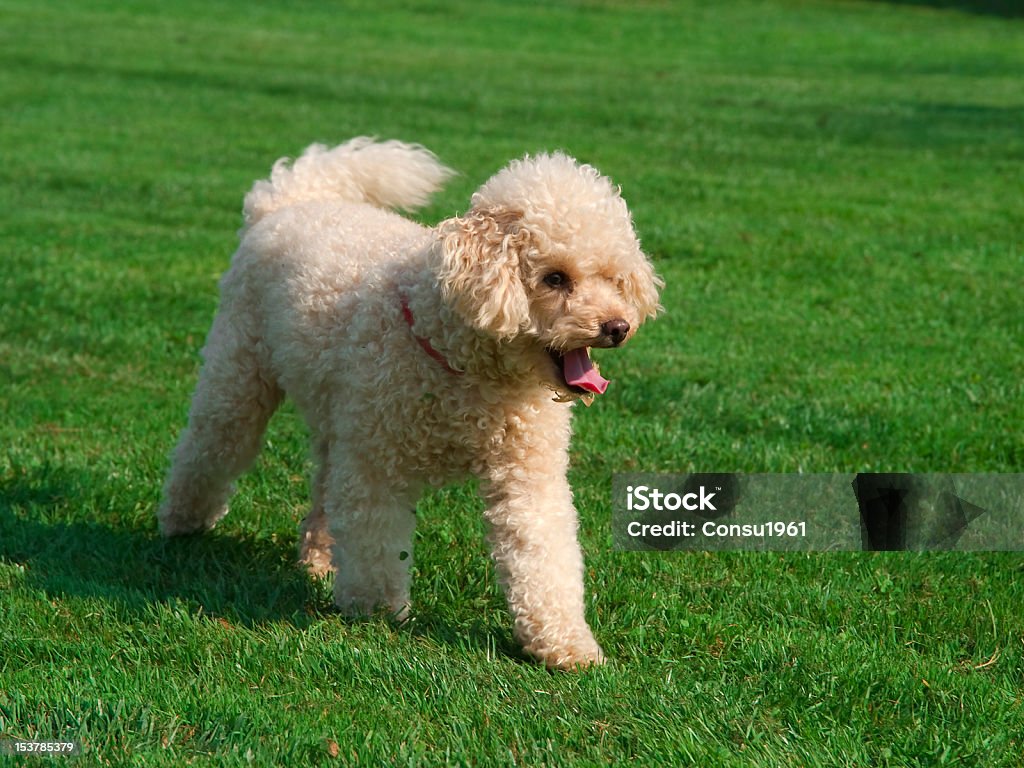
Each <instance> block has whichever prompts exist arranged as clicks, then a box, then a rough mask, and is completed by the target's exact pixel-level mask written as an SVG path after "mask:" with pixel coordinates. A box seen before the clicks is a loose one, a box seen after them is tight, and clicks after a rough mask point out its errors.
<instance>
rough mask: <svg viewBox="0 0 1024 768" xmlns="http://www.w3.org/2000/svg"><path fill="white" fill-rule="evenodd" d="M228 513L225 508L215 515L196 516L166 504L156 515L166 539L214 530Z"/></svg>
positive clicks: (161, 532)
mask: <svg viewBox="0 0 1024 768" xmlns="http://www.w3.org/2000/svg"><path fill="white" fill-rule="evenodd" d="M227 511H228V510H227V507H224V508H222V509H221V510H220V511H218V512H217V513H216V514H213V515H194V514H188V513H186V512H183V511H182V510H180V509H177V508H175V507H171V506H169V505H166V504H165V505H164V506H162V507H160V509H159V510H158V511H157V513H156V519H157V526H158V528H159V529H160V535H161V536H164V537H165V538H171V537H173V536H188V535H189V534H193V533H203V532H205V531H208V530H210V529H211V528H213V527H214V526H215V525H216V524H217V522H218V521H219V520H220V519H221V518H222V517H224V515H226V514H227Z"/></svg>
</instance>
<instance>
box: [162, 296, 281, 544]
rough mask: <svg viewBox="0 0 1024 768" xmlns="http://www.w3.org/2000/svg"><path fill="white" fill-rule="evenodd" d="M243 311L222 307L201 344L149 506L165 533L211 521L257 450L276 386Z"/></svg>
mask: <svg viewBox="0 0 1024 768" xmlns="http://www.w3.org/2000/svg"><path fill="white" fill-rule="evenodd" d="M247 319H248V318H244V317H238V316H237V315H236V314H233V313H231V312H226V311H222V312H221V313H219V314H218V316H217V319H216V320H215V321H214V324H213V328H212V329H211V330H210V336H209V338H208V340H207V344H206V348H205V349H204V350H203V356H204V358H205V363H204V365H203V369H202V371H201V373H200V375H199V384H198V386H197V387H196V392H195V395H194V396H193V399H192V410H191V412H190V413H189V422H188V427H186V429H185V431H184V432H183V433H182V435H181V439H180V440H179V442H178V447H177V448H176V449H175V452H174V458H173V461H172V465H171V471H170V474H169V475H168V477H167V482H166V484H165V485H164V501H163V504H162V505H161V506H160V509H159V511H158V512H157V517H158V519H159V521H160V531H161V532H162V533H163V534H164V535H165V536H175V535H178V534H185V533H192V532H194V531H201V530H205V529H208V528H212V527H213V525H214V524H215V523H216V522H217V521H218V520H219V519H220V518H222V517H223V516H224V515H225V513H226V512H227V501H228V498H229V497H230V495H231V493H232V491H233V490H234V488H233V485H232V484H233V482H234V480H235V479H236V478H237V477H238V476H239V475H240V474H241V473H242V472H244V471H245V470H246V469H247V468H248V467H249V465H250V464H251V463H252V461H253V459H255V458H256V454H258V453H259V450H260V446H261V443H262V438H263V433H264V431H265V430H266V427H267V422H268V421H269V420H270V417H271V416H272V415H273V413H274V411H275V410H276V409H277V407H278V405H280V404H281V400H282V398H283V393H282V391H281V389H280V388H279V387H278V386H277V384H276V383H275V382H274V381H273V380H272V379H271V378H270V377H269V376H268V372H267V366H266V364H265V360H266V358H267V355H266V350H265V349H263V346H262V343H261V342H260V341H259V339H258V337H256V336H255V335H254V334H250V333H249V332H247V329H246V325H247V324H246V322H245V320H247Z"/></svg>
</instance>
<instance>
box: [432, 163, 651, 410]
mask: <svg viewBox="0 0 1024 768" xmlns="http://www.w3.org/2000/svg"><path fill="white" fill-rule="evenodd" d="M440 234H441V237H440V241H439V242H440V249H439V253H440V264H439V278H440V283H441V291H442V295H443V297H444V299H445V301H446V302H447V303H448V304H449V306H450V307H451V308H452V309H453V310H454V311H455V312H456V314H458V315H459V316H460V317H461V318H462V319H463V321H464V322H466V323H467V324H469V325H470V326H472V327H473V328H475V329H477V330H478V331H481V332H484V333H486V334H489V335H491V336H493V337H495V338H497V339H499V340H503V341H508V342H514V343H512V344H510V345H509V348H510V349H515V350H517V351H519V353H521V354H523V355H525V356H526V357H527V358H528V359H527V360H524V361H523V362H524V364H526V365H528V366H529V367H530V368H531V369H533V370H535V371H536V372H537V373H538V375H540V376H541V378H542V379H543V380H544V381H545V383H547V384H548V385H550V386H551V388H552V389H555V390H556V391H557V392H559V393H562V394H563V395H566V396H573V395H581V394H586V393H588V392H589V393H594V392H597V393H599V392H603V391H604V388H605V387H606V386H607V382H606V381H605V380H604V379H602V378H601V376H600V375H599V374H598V373H597V371H596V368H594V366H593V365H592V363H591V361H590V354H589V351H590V348H591V347H618V346H621V345H622V344H624V343H626V342H627V341H628V340H629V339H630V338H631V337H632V336H633V334H634V333H635V332H636V329H637V328H638V327H639V326H640V324H641V323H643V322H644V320H646V319H647V318H650V317H654V315H655V314H656V313H657V311H658V309H659V308H660V307H659V305H658V289H659V288H660V287H661V286H662V285H663V283H662V281H661V280H660V278H658V276H657V275H655V273H654V270H653V269H652V267H651V265H650V262H648V260H647V258H646V256H644V254H643V252H642V251H641V250H640V243H639V242H638V240H637V237H636V233H635V232H634V230H633V223H632V219H631V217H630V214H629V209H628V208H627V206H626V203H625V201H624V200H623V199H622V196H621V195H620V194H619V190H618V189H617V188H616V187H614V186H613V185H612V184H611V182H610V181H609V180H608V179H607V178H605V177H603V176H601V175H600V174H599V173H598V172H597V170H595V169H594V168H592V167H591V166H588V165H581V164H579V163H577V162H576V161H575V160H573V159H572V158H570V157H567V156H566V155H563V154H552V155H540V156H537V157H532V158H531V157H527V158H525V159H523V160H518V161H515V162H513V163H511V164H510V165H509V166H508V167H507V168H505V169H504V170H502V171H501V172H499V173H498V174H497V175H495V176H494V177H493V178H491V179H490V180H489V181H488V182H487V183H486V184H484V186H483V187H481V188H480V189H479V190H478V191H477V192H476V193H475V194H474V195H473V201H472V208H471V209H470V210H469V211H468V212H467V213H466V214H465V215H464V216H460V217H457V218H453V219H449V220H448V221H446V222H444V223H442V224H441V226H440Z"/></svg>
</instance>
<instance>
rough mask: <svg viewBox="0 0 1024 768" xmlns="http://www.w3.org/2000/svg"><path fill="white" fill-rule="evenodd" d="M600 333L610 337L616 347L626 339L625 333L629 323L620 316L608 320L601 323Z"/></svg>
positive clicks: (627, 330)
mask: <svg viewBox="0 0 1024 768" xmlns="http://www.w3.org/2000/svg"><path fill="white" fill-rule="evenodd" d="M601 333H603V334H604V335H605V336H607V337H608V338H609V339H611V341H612V344H613V345H614V346H616V347H617V346H619V344H621V343H622V342H624V341H625V340H626V334H628V333H629V323H627V322H626V321H625V320H623V319H622V318H616V319H615V320H608V321H607V322H604V323H601Z"/></svg>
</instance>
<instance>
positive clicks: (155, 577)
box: [0, 467, 523, 660]
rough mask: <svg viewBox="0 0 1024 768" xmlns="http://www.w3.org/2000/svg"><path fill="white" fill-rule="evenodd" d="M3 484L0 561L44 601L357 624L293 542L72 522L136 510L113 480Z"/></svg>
mask: <svg viewBox="0 0 1024 768" xmlns="http://www.w3.org/2000/svg"><path fill="white" fill-rule="evenodd" d="M0 480H2V483H3V484H2V485H0V561H4V562H8V563H16V564H18V565H21V566H22V567H23V568H24V569H25V576H26V578H25V583H26V585H27V586H28V587H29V588H30V589H37V590H41V591H42V592H44V593H45V594H46V595H47V596H48V597H50V598H56V599H60V598H65V597H78V598H95V599H98V600H102V601H106V602H109V603H111V604H113V605H116V606H118V607H119V608H120V609H122V610H126V611H128V612H129V613H134V614H139V615H142V616H150V617H151V616H152V615H153V607H154V606H157V605H160V604H168V603H174V602H177V601H181V602H184V603H185V605H186V606H187V607H188V610H189V611H190V612H193V613H198V612H200V611H201V612H202V613H203V614H206V615H207V616H211V617H223V618H224V619H225V620H227V621H229V622H230V623H232V624H238V625H240V626H247V627H253V626H257V625H259V624H261V623H265V622H286V623H288V624H291V625H293V626H295V627H297V628H299V629H304V628H306V627H308V626H310V625H311V624H313V623H314V622H317V621H320V620H323V619H324V618H326V617H328V616H333V617H334V618H336V620H337V621H339V622H341V623H346V624H359V623H362V622H363V621H364V620H362V619H347V618H344V617H342V616H341V615H340V614H337V613H336V612H335V611H334V609H333V605H332V601H331V595H330V590H329V588H328V587H327V585H326V584H324V583H322V582H318V581H317V580H315V579H313V578H312V577H310V576H309V574H308V573H307V572H306V571H305V569H304V568H303V567H302V566H300V565H299V564H298V562H297V559H296V556H297V552H296V545H295V542H294V541H292V540H288V541H280V540H275V539H273V538H262V537H253V536H243V535H239V534H230V535H229V534H226V533H223V532H219V531H211V532H209V533H206V534H200V535H195V536H185V537H180V538H174V539H164V538H163V537H162V536H160V535H159V534H158V533H157V531H156V524H155V520H154V521H153V524H152V525H151V526H150V525H147V526H146V527H144V528H143V527H119V526H118V525H117V524H116V523H114V524H105V523H104V522H102V521H99V522H94V521H92V520H81V519H77V520H76V519H74V518H75V517H79V516H80V515H81V512H79V511H77V510H76V509H75V507H79V509H81V507H83V506H85V507H87V508H89V509H117V508H118V506H122V505H123V504H124V501H123V500H125V499H132V500H133V501H134V502H135V503H137V501H138V496H137V492H134V491H132V490H131V489H129V488H126V487H123V486H119V484H118V483H117V481H113V480H109V479H106V478H104V479H103V480H102V481H101V480H97V479H96V478H95V477H93V476H92V475H91V474H90V473H88V472H84V471H81V470H62V469H55V468H53V467H47V468H41V469H38V470H35V471H30V472H27V473H26V472H22V473H20V474H18V475H16V476H15V478H14V479H11V478H10V477H7V478H0ZM83 489H90V491H89V492H90V494H91V498H90V499H88V501H87V503H85V504H82V503H81V502H76V501H74V500H75V499H76V496H80V495H81V494H82V491H83ZM119 500H122V501H119ZM47 518H50V520H47ZM58 518H60V519H58ZM65 520H67V521H65ZM414 617H415V620H414V621H412V622H410V623H409V625H407V628H406V630H407V631H408V632H409V633H410V634H412V635H414V636H418V637H420V636H421V637H424V638H426V639H429V640H430V641H432V642H435V643H438V644H440V645H443V646H452V647H456V648H460V649H466V650H470V651H473V652H478V653H479V652H485V653H490V654H492V655H493V654H497V655H500V656H506V657H509V658H511V659H513V660H519V659H523V656H522V654H521V652H520V651H519V648H518V646H516V645H515V643H514V642H513V641H512V639H511V636H510V635H509V634H508V632H507V631H504V630H502V629H500V628H498V627H496V626H495V625H494V624H491V623H487V622H485V621H483V620H481V619H479V617H475V618H472V619H471V620H468V621H462V620H460V619H459V618H458V617H451V618H449V617H448V616H446V615H445V612H444V611H439V610H436V609H431V608H429V607H426V610H424V611H422V612H419V613H415V612H414Z"/></svg>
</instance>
